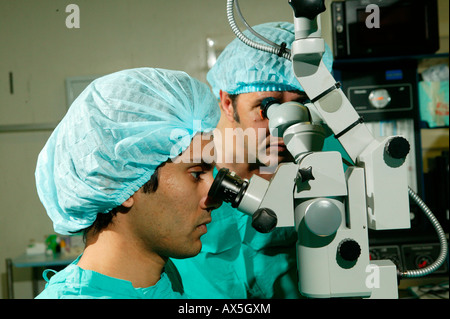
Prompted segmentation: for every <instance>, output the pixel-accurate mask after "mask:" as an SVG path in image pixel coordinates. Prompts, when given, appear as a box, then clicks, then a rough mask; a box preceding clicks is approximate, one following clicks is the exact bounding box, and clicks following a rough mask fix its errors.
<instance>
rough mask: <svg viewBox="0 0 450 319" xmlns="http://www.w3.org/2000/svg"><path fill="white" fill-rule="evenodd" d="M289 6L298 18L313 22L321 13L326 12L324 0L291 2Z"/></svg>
mask: <svg viewBox="0 0 450 319" xmlns="http://www.w3.org/2000/svg"><path fill="white" fill-rule="evenodd" d="M289 4H290V5H291V7H292V9H293V10H294V15H295V17H296V18H302V17H305V18H308V19H309V20H313V19H314V18H315V17H316V16H318V15H319V14H320V13H322V12H324V11H325V1H324V0H289Z"/></svg>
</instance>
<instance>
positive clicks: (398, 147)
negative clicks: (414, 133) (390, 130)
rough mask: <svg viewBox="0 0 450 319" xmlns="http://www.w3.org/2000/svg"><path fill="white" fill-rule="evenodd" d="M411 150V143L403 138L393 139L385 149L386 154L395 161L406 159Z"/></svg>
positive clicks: (396, 137)
mask: <svg viewBox="0 0 450 319" xmlns="http://www.w3.org/2000/svg"><path fill="white" fill-rule="evenodd" d="M409 150H410V145H409V142H408V140H407V139H406V138H404V137H401V136H395V137H393V138H391V139H390V140H389V141H388V142H387V143H386V147H385V151H386V153H387V154H388V155H389V156H391V157H392V158H395V159H403V158H406V155H408V153H409Z"/></svg>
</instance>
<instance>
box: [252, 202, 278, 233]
mask: <svg viewBox="0 0 450 319" xmlns="http://www.w3.org/2000/svg"><path fill="white" fill-rule="evenodd" d="M277 222H278V218H277V215H276V214H275V213H274V211H273V210H271V209H269V208H260V209H258V210H257V211H256V212H255V213H254V214H253V216H252V226H253V228H254V229H256V230H257V231H259V232H260V233H268V232H271V231H272V230H273V229H274V228H275V226H277Z"/></svg>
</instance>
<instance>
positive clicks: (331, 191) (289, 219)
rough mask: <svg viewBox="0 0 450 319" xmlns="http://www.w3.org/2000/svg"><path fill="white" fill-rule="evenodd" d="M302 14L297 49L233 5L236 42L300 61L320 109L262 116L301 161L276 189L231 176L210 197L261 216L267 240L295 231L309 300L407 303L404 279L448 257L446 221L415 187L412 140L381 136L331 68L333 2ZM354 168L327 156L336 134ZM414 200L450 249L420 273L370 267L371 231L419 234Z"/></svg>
mask: <svg viewBox="0 0 450 319" xmlns="http://www.w3.org/2000/svg"><path fill="white" fill-rule="evenodd" d="M289 4H290V5H291V7H292V9H293V11H294V25H295V41H294V42H293V43H292V46H291V50H288V49H286V45H283V44H281V45H280V44H274V43H272V42H270V41H266V39H264V38H263V37H262V36H258V35H257V34H256V32H255V31H254V30H252V29H251V27H250V26H249V25H248V24H247V23H246V22H245V19H244V18H243V16H242V14H241V12H240V9H239V5H238V1H236V0H227V17H228V20H229V23H230V26H231V28H232V30H233V32H234V33H235V34H236V36H237V37H238V38H239V39H240V40H241V41H243V42H244V43H246V44H247V45H249V46H252V47H254V48H256V49H260V50H264V51H267V52H271V53H273V54H279V55H280V56H283V57H284V58H286V59H290V60H291V61H292V64H293V70H294V73H295V76H296V78H297V80H298V81H299V83H300V85H301V86H302V87H303V89H304V90H305V92H306V94H307V95H308V97H309V98H310V101H311V103H307V104H305V105H302V104H300V103H298V102H287V103H280V102H279V101H277V100H276V99H273V98H267V99H265V100H264V101H263V102H262V103H261V114H262V116H264V117H267V118H268V119H269V130H270V133H271V134H272V135H274V136H277V137H283V140H284V142H285V144H286V147H287V148H288V150H289V152H290V153H291V154H292V156H293V157H294V162H291V163H282V164H280V165H278V167H277V169H276V171H275V173H274V175H273V177H272V178H271V180H270V181H267V180H265V179H263V178H261V177H259V176H257V175H254V176H253V177H252V178H251V179H250V180H246V179H241V178H240V177H239V176H237V175H236V174H235V173H234V172H230V171H229V170H228V169H226V168H224V169H221V170H220V171H219V173H218V174H217V176H216V178H215V180H214V182H213V185H212V186H211V189H210V191H209V196H211V197H215V198H220V199H222V200H223V201H225V202H228V203H231V205H232V206H233V207H235V208H237V209H238V210H239V211H241V212H243V213H246V214H249V215H251V216H252V226H253V227H254V228H255V229H256V230H258V231H260V232H263V233H266V232H270V231H272V230H273V229H274V228H275V227H292V226H293V227H295V230H296V232H297V235H298V236H297V243H296V253H297V268H298V288H299V291H300V293H301V294H302V295H303V296H305V297H309V298H334V297H361V298H383V299H386V298H398V281H399V279H401V278H412V277H420V276H425V275H427V274H430V273H432V272H433V271H435V270H436V269H438V268H439V267H440V266H441V265H442V263H443V262H444V261H445V259H446V256H447V240H446V236H445V233H444V231H443V229H442V227H441V226H440V224H439V222H438V221H437V219H436V218H435V217H434V215H433V214H432V212H431V211H430V210H429V209H428V207H427V206H426V205H425V203H424V202H423V201H422V200H421V199H420V198H419V197H418V196H417V195H416V194H415V193H414V192H413V191H412V190H411V189H410V188H408V185H407V168H406V165H404V163H405V159H406V157H407V156H408V153H409V150H410V145H409V143H408V141H407V140H406V139H405V138H404V137H402V136H388V137H382V138H374V137H373V135H372V134H371V132H370V131H369V129H368V128H367V127H366V125H365V124H364V121H363V119H362V118H361V117H360V116H359V115H358V113H357V112H356V111H355V109H354V108H353V106H352V104H351V103H350V101H349V100H348V99H347V97H346V96H345V95H344V93H343V91H342V90H341V88H340V84H339V83H337V82H336V81H335V79H334V78H333V76H332V75H331V73H330V72H329V71H328V69H327V68H326V66H325V65H324V63H323V62H322V55H323V53H324V52H325V42H324V40H323V38H322V35H321V28H320V15H319V14H320V13H322V12H323V11H325V6H324V1H323V0H289ZM235 8H236V9H237V11H238V13H239V15H240V17H241V19H242V20H243V21H244V23H245V24H246V26H247V28H248V29H249V30H250V31H251V32H252V33H255V35H257V36H258V37H259V38H261V39H262V40H264V41H265V42H267V43H268V45H264V44H261V43H259V42H255V41H252V40H251V39H249V38H248V37H246V36H245V35H244V34H243V33H242V32H241V31H240V29H239V27H238V26H237V25H236V22H235V20H234V9H235ZM330 130H331V131H332V133H333V134H334V137H335V138H336V139H337V140H338V141H339V142H340V143H341V145H342V146H343V148H344V149H345V151H346V152H347V154H348V155H349V157H350V158H351V160H352V161H353V163H348V164H349V166H348V167H347V169H344V165H343V159H342V156H341V154H340V153H339V152H337V151H330V152H323V151H322V147H323V143H324V139H325V138H326V137H327V135H328V133H327V132H329V131H330ZM409 196H410V197H411V198H412V199H413V200H414V201H415V202H416V203H417V204H418V206H419V207H420V208H421V209H422V210H423V211H424V213H425V214H426V216H427V217H428V219H429V220H430V222H431V223H432V225H433V227H434V228H435V229H436V232H437V235H438V237H439V241H440V244H441V251H440V255H439V256H438V258H437V259H436V260H435V261H434V262H433V263H432V264H431V265H429V266H428V267H426V268H423V269H420V270H403V269H397V267H396V265H395V264H394V263H393V262H392V261H391V260H370V258H369V239H368V229H369V228H370V229H372V230H393V229H407V228H410V210H409Z"/></svg>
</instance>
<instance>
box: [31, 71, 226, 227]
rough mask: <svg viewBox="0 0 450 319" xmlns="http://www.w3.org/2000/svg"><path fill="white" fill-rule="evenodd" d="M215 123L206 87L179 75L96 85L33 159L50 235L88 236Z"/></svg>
mask: <svg viewBox="0 0 450 319" xmlns="http://www.w3.org/2000/svg"><path fill="white" fill-rule="evenodd" d="M219 117H220V112H219V108H218V106H217V99H216V98H215V97H214V95H213V94H212V93H211V91H210V89H209V87H208V86H207V85H206V84H204V83H201V82H199V81H198V80H196V79H193V78H191V77H190V76H188V75H187V74H186V73H184V72H180V71H171V70H164V69H152V68H139V69H131V70H124V71H120V72H117V73H113V74H110V75H107V76H104V77H101V78H99V79H97V80H95V81H93V82H92V83H91V84H90V85H89V86H88V87H87V88H86V89H85V90H84V91H83V92H82V93H81V94H80V96H79V97H78V98H77V99H76V100H75V101H74V102H73V104H72V105H71V107H70V108H69V110H68V112H67V114H66V116H65V117H64V118H63V119H62V121H61V122H60V123H59V124H58V126H57V127H56V129H55V130H54V131H53V133H52V134H51V136H50V138H49V140H48V141H47V143H46V145H45V146H44V148H43V150H42V151H41V153H40V154H39V157H38V161H37V167H36V186H37V192H38V195H39V198H40V199H41V201H42V203H43V205H44V207H45V209H46V211H47V214H48V215H49V217H50V218H51V219H52V221H53V224H54V229H55V231H56V232H58V233H60V234H65V235H68V234H70V233H73V232H77V231H79V230H82V229H85V228H87V227H89V226H90V225H92V224H93V222H94V221H95V219H96V217H97V214H98V213H107V212H109V211H110V210H112V209H113V208H115V207H117V206H120V205H121V204H122V203H123V202H124V201H126V200H127V199H128V198H129V197H130V196H131V195H133V194H134V193H135V192H136V191H137V190H138V189H139V188H140V187H141V186H143V185H144V184H145V183H146V182H147V181H148V180H149V179H150V177H151V176H152V174H153V173H154V171H155V169H156V168H157V167H158V166H159V165H160V164H161V163H164V162H166V161H167V160H168V159H170V158H174V157H176V156H177V155H179V154H180V153H182V152H183V151H184V150H185V149H186V148H187V147H188V146H189V145H190V143H191V140H192V138H193V137H194V135H196V134H197V133H200V132H209V131H212V130H213V129H214V128H215V127H216V125H217V123H218V121H219Z"/></svg>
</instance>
